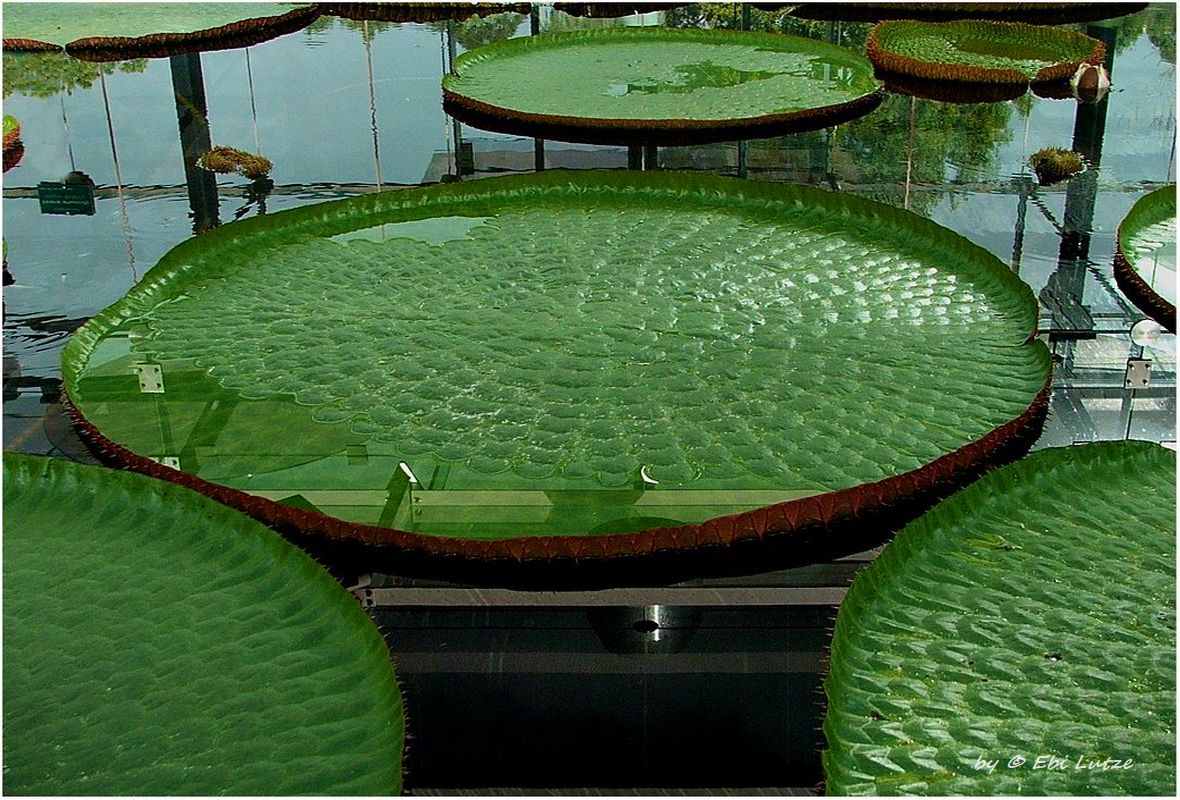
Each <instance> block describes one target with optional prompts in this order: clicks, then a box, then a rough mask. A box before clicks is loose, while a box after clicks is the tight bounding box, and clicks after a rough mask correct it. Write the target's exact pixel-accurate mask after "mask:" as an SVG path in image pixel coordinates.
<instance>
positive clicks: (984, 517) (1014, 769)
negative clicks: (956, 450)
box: [824, 442, 1176, 797]
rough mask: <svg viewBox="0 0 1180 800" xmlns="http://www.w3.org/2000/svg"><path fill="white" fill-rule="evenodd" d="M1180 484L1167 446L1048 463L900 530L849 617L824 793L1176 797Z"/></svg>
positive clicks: (987, 484)
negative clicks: (1179, 517)
mask: <svg viewBox="0 0 1180 800" xmlns="http://www.w3.org/2000/svg"><path fill="white" fill-rule="evenodd" d="M1175 485H1176V457H1175V454H1174V453H1173V452H1172V451H1169V450H1166V449H1164V448H1162V447H1159V446H1158V445H1155V444H1151V443H1146V442H1111V443H1102V444H1093V445H1084V446H1077V447H1070V448H1063V449H1055V450H1045V451H1042V452H1038V453H1036V454H1034V455H1032V456H1030V457H1029V458H1027V459H1025V460H1024V461H1021V462H1019V463H1017V464H1015V465H1012V466H1010V467H1007V468H1004V469H1001V470H998V471H996V472H994V473H992V474H990V475H988V476H987V477H985V478H983V479H982V480H980V481H979V482H978V483H976V484H974V485H972V486H970V487H968V488H967V489H965V490H964V491H962V492H960V493H959V494H957V495H955V496H954V497H952V498H951V499H949V500H947V501H945V502H944V503H942V504H941V505H939V506H937V507H936V508H935V509H934V510H933V511H931V512H930V513H928V514H927V515H926V516H924V517H922V518H921V519H919V520H918V521H917V522H914V523H912V524H911V525H909V526H908V527H907V528H905V529H904V530H902V531H901V533H899V534H898V535H897V538H896V539H895V540H894V541H893V543H891V544H890V545H888V546H887V547H886V548H885V551H884V553H883V554H882V555H881V557H880V558H878V559H877V561H876V562H875V563H873V564H872V565H870V566H869V567H868V569H866V570H865V571H864V572H863V573H861V574H860V575H859V576H857V578H856V580H855V582H854V583H853V585H852V588H851V589H850V590H849V592H848V595H847V597H846V598H845V600H844V602H843V603H842V604H841V607H840V614H839V616H838V618H837V620H836V629H835V634H834V638H833V641H832V649H831V668H830V673H829V676H828V678H827V682H826V690H827V696H828V713H827V719H826V721H825V723H824V733H825V734H826V736H827V741H828V749H827V750H826V751H825V753H824V768H825V772H826V775H827V790H828V793H829V794H833V795H867V794H891V795H897V794H900V795H985V796H986V795H991V796H1005V795H1032V796H1037V795H1040V796H1057V797H1060V796H1071V795H1097V796H1114V795H1165V796H1171V795H1173V794H1175V788H1176V760H1175V754H1176V726H1175V724H1176V527H1175V524H1176V523H1175V520H1176V495H1175ZM1049 755H1052V756H1053V757H1054V758H1055V761H1054V763H1055V764H1057V766H1055V767H1049V766H1048V763H1049V762H1048V757H1049ZM1038 758H1040V759H1041V761H1040V762H1039V763H1038V762H1037V760H1036V759H1038ZM1103 765H1105V766H1103Z"/></svg>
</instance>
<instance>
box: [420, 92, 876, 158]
mask: <svg viewBox="0 0 1180 800" xmlns="http://www.w3.org/2000/svg"><path fill="white" fill-rule="evenodd" d="M884 99H885V93H884V90H883V89H878V90H877V91H875V92H871V93H869V94H867V95H864V96H863V97H858V98H856V99H854V100H849V101H847V102H844V103H838V104H836V105H831V106H824V107H822V108H808V109H804V110H802V111H795V112H791V113H787V114H767V115H765V116H760V117H745V118H742V119H733V120H697V119H665V120H645V119H594V118H590V117H574V116H565V115H561V114H533V113H529V112H525V111H514V110H512V109H508V108H501V107H499V106H494V105H490V104H488V103H484V102H481V101H479V100H475V99H473V98H470V97H465V96H463V95H460V94H456V93H454V92H452V91H450V90H448V89H446V88H444V89H443V110H444V111H446V112H447V113H448V114H450V115H451V116H453V117H455V118H456V119H458V120H460V121H461V122H464V123H466V124H468V125H471V126H472V127H475V128H480V129H481V130H490V131H496V132H498V133H509V134H515V135H518V136H534V137H538V138H542V139H553V140H556V141H561V142H578V143H585V144H609V145H658V146H660V147H674V146H679V145H693V144H709V143H712V142H731V141H735V140H738V139H760V138H766V137H771V136H782V135H785V134H788V133H802V132H804V131H814V130H818V129H820V128H826V127H828V126H830V125H839V124H841V123H843V122H849V121H851V120H854V119H858V118H860V117H863V116H865V115H866V114H869V113H871V112H872V111H873V110H875V109H876V108H877V106H879V105H881V102H882V100H884Z"/></svg>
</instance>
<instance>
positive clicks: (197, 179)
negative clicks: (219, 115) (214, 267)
mask: <svg viewBox="0 0 1180 800" xmlns="http://www.w3.org/2000/svg"><path fill="white" fill-rule="evenodd" d="M168 61H169V64H170V66H171V68H172V89H173V91H174V92H175V94H176V120H177V124H178V125H179V127H180V152H181V155H182V156H183V157H184V179H185V182H186V183H187V184H188V200H189V205H190V207H191V208H192V212H193V233H203V232H204V231H207V230H209V229H210V228H214V227H216V226H218V225H220V224H221V220H220V219H219V218H218V212H219V207H218V198H217V180H216V178H215V177H214V175H213V173H212V172H210V171H208V170H205V169H201V168H200V167H198V166H197V159H199V158H200V157H201V156H202V155H203V154H204V153H207V152H208V151H209V150H210V149H211V148H212V147H213V143H212V141H211V140H210V137H209V110H208V108H207V106H206V104H205V79H204V77H203V76H202V74H201V55H200V53H186V54H185V55H181V56H172V57H171V58H169V59H168Z"/></svg>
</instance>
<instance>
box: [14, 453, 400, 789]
mask: <svg viewBox="0 0 1180 800" xmlns="http://www.w3.org/2000/svg"><path fill="white" fill-rule="evenodd" d="M402 726H403V721H402V708H401V695H400V693H399V691H398V687H397V682H396V680H395V678H394V673H393V667H392V664H391V661H390V658H389V653H388V651H387V649H386V646H385V642H384V640H383V639H382V637H381V634H380V633H379V632H378V631H377V628H376V626H374V624H373V623H372V622H371V621H370V620H369V618H368V617H367V615H366V614H365V612H364V611H363V610H362V609H361V608H360V606H359V604H358V603H357V602H356V600H355V599H354V598H353V597H352V596H350V595H349V594H348V593H347V592H346V591H345V590H344V589H343V588H342V587H341V586H340V585H339V584H338V583H336V582H335V581H334V580H333V579H332V578H331V577H330V576H329V575H328V574H327V572H325V571H324V570H323V569H322V568H321V567H319V566H318V565H317V564H316V563H315V562H314V561H312V560H311V559H310V558H309V557H308V556H307V555H305V554H304V553H303V552H301V551H300V550H299V549H298V548H296V547H295V546H293V545H291V544H289V543H288V542H285V541H283V539H282V538H281V537H279V536H278V535H277V534H275V533H274V532H273V531H270V530H268V529H267V528H265V527H264V526H263V525H261V524H259V523H257V522H255V521H253V520H251V519H249V518H247V517H246V516H244V515H242V514H240V513H238V512H236V511H233V510H232V509H228V508H225V507H224V506H221V505H218V504H217V503H214V502H213V501H211V500H208V499H207V498H204V497H201V496H200V495H198V494H196V493H195V492H191V491H189V490H187V489H183V488H181V487H179V486H173V485H170V484H167V483H164V482H162V481H155V480H152V479H150V478H146V477H143V476H141V475H135V474H132V473H127V472H119V471H114V470H108V469H104V468H99V467H87V466H81V465H77V464H72V463H68V462H63V461H58V460H53V459H46V458H37V457H32V456H17V455H11V454H7V453H6V454H5V455H4V789H5V791H6V792H8V793H11V794H22V795H62V794H84V795H92V796H94V795H96V796H103V795H223V794H227V795H291V794H319V795H325V794H348V795H371V794H390V793H396V792H397V791H398V790H399V789H400V787H401V754H402V739H403V728H402Z"/></svg>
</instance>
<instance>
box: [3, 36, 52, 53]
mask: <svg viewBox="0 0 1180 800" xmlns="http://www.w3.org/2000/svg"><path fill="white" fill-rule="evenodd" d="M4 49H5V50H9V51H11V52H14V53H58V52H61V51H62V50H63V49H65V48H63V47H62V46H61V45H60V44H50V43H49V42H40V41H37V40H36V39H22V38H13V39H5V40H4Z"/></svg>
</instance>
